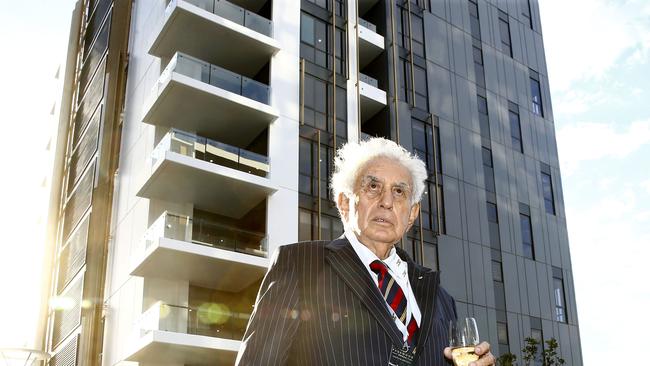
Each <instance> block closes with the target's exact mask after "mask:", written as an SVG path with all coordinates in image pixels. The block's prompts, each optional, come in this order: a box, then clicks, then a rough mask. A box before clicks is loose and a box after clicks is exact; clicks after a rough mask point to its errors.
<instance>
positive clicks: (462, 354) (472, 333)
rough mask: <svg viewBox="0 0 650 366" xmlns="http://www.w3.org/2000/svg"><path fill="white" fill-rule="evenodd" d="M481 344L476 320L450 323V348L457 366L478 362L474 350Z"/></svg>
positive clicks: (461, 320)
mask: <svg viewBox="0 0 650 366" xmlns="http://www.w3.org/2000/svg"><path fill="white" fill-rule="evenodd" d="M478 343H479V337H478V327H477V326H476V319H474V318H461V319H459V320H458V322H455V321H453V320H450V321H449V347H450V348H451V356H452V358H453V360H454V365H456V366H467V365H469V363H470V362H472V361H476V360H478V355H476V354H474V348H476V346H477V345H478Z"/></svg>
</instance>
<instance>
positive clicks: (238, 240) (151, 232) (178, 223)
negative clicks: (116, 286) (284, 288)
mask: <svg viewBox="0 0 650 366" xmlns="http://www.w3.org/2000/svg"><path fill="white" fill-rule="evenodd" d="M160 238H167V239H175V240H182V241H186V242H192V243H195V244H199V245H206V246H210V247H213V248H219V249H225V250H230V251H234V252H240V253H245V254H252V255H256V256H259V257H266V256H267V243H266V237H265V236H264V235H263V234H262V233H256V232H251V231H246V230H241V229H237V228H233V227H231V226H227V225H223V224H220V223H217V222H214V221H211V220H207V219H204V218H195V219H192V218H190V217H189V216H183V215H176V214H172V213H169V212H164V213H163V214H162V215H161V216H160V217H159V218H158V219H156V221H155V222H154V223H153V224H151V226H150V227H149V229H147V231H146V232H145V234H144V238H143V244H144V251H146V250H147V249H148V248H149V247H150V246H151V245H152V244H154V243H156V242H157V241H158V239H160Z"/></svg>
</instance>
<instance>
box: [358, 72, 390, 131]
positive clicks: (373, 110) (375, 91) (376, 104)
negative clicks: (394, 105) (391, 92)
mask: <svg viewBox="0 0 650 366" xmlns="http://www.w3.org/2000/svg"><path fill="white" fill-rule="evenodd" d="M359 76H360V78H359V94H360V95H361V100H360V103H359V104H360V106H361V122H365V121H367V120H368V119H370V118H371V117H372V116H374V115H375V114H377V113H378V112H379V111H381V110H382V109H383V108H384V107H386V92H385V91H383V90H381V89H379V87H378V85H379V83H378V82H377V80H376V79H373V78H371V77H369V76H367V75H364V74H361V73H360V74H359Z"/></svg>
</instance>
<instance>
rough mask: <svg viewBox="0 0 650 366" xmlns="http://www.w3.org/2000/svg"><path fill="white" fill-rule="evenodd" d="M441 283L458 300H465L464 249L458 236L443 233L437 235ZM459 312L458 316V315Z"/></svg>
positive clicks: (465, 272) (465, 273)
mask: <svg viewBox="0 0 650 366" xmlns="http://www.w3.org/2000/svg"><path fill="white" fill-rule="evenodd" d="M438 238H439V242H438V255H439V256H440V259H439V262H440V275H441V283H442V285H443V286H444V287H445V289H446V290H447V291H448V292H449V293H450V294H451V295H452V296H453V297H454V299H456V301H457V306H458V302H459V301H461V302H467V288H466V276H467V271H466V269H465V250H464V248H463V247H464V245H463V241H462V240H461V239H459V238H454V237H451V236H447V235H443V236H440V237H438ZM460 314H461V313H460V312H459V314H458V315H459V316H460Z"/></svg>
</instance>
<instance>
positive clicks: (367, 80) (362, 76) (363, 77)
mask: <svg viewBox="0 0 650 366" xmlns="http://www.w3.org/2000/svg"><path fill="white" fill-rule="evenodd" d="M359 79H360V80H361V81H363V82H364V83H366V84H368V85H371V86H374V87H375V88H379V82H378V81H377V79H375V78H372V77H370V76H368V75H366V74H362V73H359Z"/></svg>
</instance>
